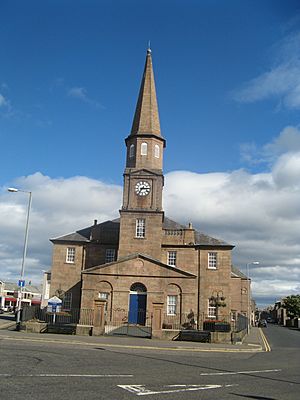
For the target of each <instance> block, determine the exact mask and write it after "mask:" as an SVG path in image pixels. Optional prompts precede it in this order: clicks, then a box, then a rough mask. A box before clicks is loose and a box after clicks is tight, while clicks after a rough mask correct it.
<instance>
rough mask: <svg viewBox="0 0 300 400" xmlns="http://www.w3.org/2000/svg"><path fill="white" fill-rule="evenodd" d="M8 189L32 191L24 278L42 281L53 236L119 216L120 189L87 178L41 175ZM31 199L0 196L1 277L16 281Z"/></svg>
mask: <svg viewBox="0 0 300 400" xmlns="http://www.w3.org/2000/svg"><path fill="white" fill-rule="evenodd" d="M10 186H16V187H20V188H22V189H24V190H31V191H32V192H33V196H32V210H31V213H30V227H29V241H28V258H27V261H26V275H27V276H28V279H31V280H32V281H35V282H38V281H39V280H40V278H41V271H42V270H43V269H49V268H50V265H51V244H50V242H49V238H54V237H57V236H61V235H63V234H66V233H69V232H73V231H75V230H78V229H81V228H84V227H86V226H89V225H91V224H92V223H93V221H94V219H98V220H99V221H102V220H107V219H112V218H116V217H118V210H119V208H120V205H121V196H122V194H121V192H122V189H121V187H119V186H116V185H110V184H105V183H103V182H100V181H96V180H93V179H90V178H86V177H80V176H78V177H73V178H69V179H63V178H61V179H51V178H49V177H47V176H44V175H42V174H41V173H39V172H38V173H35V174H33V175H30V176H28V177H20V178H18V179H16V180H15V181H14V182H13V183H12V184H11V185H10ZM27 204H28V195H27V194H26V193H22V192H18V193H8V192H6V188H2V194H1V195H0V220H1V226H0V238H1V239H0V243H1V245H0V271H1V272H0V279H6V280H14V281H15V280H16V279H17V277H18V274H19V273H20V269H21V257H22V247H23V243H24V230H25V222H26V211H27Z"/></svg>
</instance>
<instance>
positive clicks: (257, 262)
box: [246, 261, 259, 334]
mask: <svg viewBox="0 0 300 400" xmlns="http://www.w3.org/2000/svg"><path fill="white" fill-rule="evenodd" d="M258 264H259V261H252V262H249V263H247V268H246V271H247V272H246V274H247V282H248V288H247V314H248V324H247V333H248V334H249V332H250V321H251V290H250V289H251V287H250V286H251V285H250V276H249V265H258Z"/></svg>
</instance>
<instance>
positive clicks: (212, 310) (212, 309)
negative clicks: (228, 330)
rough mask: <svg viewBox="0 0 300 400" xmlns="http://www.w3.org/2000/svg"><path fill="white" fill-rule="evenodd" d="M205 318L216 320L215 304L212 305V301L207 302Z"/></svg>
mask: <svg viewBox="0 0 300 400" xmlns="http://www.w3.org/2000/svg"><path fill="white" fill-rule="evenodd" d="M207 316H208V317H209V318H216V316H217V307H216V305H215V303H213V301H212V300H208V310H207Z"/></svg>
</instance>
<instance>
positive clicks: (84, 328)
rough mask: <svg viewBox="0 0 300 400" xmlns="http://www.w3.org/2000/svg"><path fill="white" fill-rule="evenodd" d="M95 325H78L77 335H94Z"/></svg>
mask: <svg viewBox="0 0 300 400" xmlns="http://www.w3.org/2000/svg"><path fill="white" fill-rule="evenodd" d="M92 332H93V327H92V326H90V325H79V324H77V326H76V335H80V336H92Z"/></svg>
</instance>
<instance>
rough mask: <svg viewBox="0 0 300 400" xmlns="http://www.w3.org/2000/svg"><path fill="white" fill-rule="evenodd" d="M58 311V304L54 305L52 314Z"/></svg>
mask: <svg viewBox="0 0 300 400" xmlns="http://www.w3.org/2000/svg"><path fill="white" fill-rule="evenodd" d="M56 311H57V304H55V305H53V304H52V312H56Z"/></svg>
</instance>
